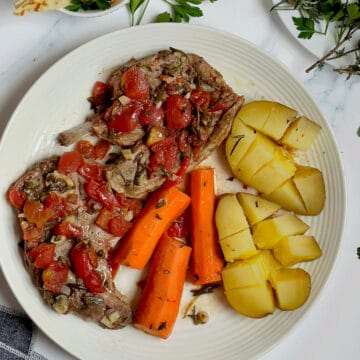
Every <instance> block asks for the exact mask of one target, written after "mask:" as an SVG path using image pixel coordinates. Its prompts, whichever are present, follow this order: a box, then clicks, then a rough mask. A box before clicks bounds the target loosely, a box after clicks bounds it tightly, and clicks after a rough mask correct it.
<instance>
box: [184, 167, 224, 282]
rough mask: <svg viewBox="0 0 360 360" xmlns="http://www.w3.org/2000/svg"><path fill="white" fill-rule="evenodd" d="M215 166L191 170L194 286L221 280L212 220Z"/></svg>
mask: <svg viewBox="0 0 360 360" xmlns="http://www.w3.org/2000/svg"><path fill="white" fill-rule="evenodd" d="M214 175H215V174H214V169H212V168H199V169H196V170H193V171H192V172H191V173H190V197H191V224H190V241H191V246H192V249H193V250H192V256H191V266H190V271H191V275H192V282H193V284H196V285H203V284H210V283H214V282H217V281H220V280H221V270H222V268H223V266H224V260H223V257H222V254H221V249H220V246H219V243H218V240H217V232H216V227H215V222H214V212H215V185H214Z"/></svg>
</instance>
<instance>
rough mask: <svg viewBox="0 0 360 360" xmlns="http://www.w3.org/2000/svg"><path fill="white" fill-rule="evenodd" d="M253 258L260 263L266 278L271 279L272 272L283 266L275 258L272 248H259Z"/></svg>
mask: <svg viewBox="0 0 360 360" xmlns="http://www.w3.org/2000/svg"><path fill="white" fill-rule="evenodd" d="M252 259H253V260H254V261H256V262H257V263H258V264H260V266H261V268H262V270H263V273H264V276H265V279H266V280H269V277H270V274H271V273H272V272H273V271H274V270H277V269H280V268H281V264H280V263H279V262H278V261H277V260H276V259H275V257H274V256H273V254H272V253H271V251H270V250H259V251H258V253H257V254H256V255H255V256H253V257H252Z"/></svg>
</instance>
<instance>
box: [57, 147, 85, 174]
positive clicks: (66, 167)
mask: <svg viewBox="0 0 360 360" xmlns="http://www.w3.org/2000/svg"><path fill="white" fill-rule="evenodd" d="M83 163H84V159H83V157H82V156H81V154H80V153H79V152H78V151H76V150H73V151H68V152H65V153H63V154H62V155H61V157H60V159H59V163H58V171H59V172H60V173H65V174H68V173H72V172H77V171H78V170H79V167H80V166H81V165H82V164H83Z"/></svg>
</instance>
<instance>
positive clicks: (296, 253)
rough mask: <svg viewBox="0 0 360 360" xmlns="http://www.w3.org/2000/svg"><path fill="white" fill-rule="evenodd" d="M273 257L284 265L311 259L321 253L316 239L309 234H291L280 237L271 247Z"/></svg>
mask: <svg viewBox="0 0 360 360" xmlns="http://www.w3.org/2000/svg"><path fill="white" fill-rule="evenodd" d="M273 254H274V256H275V258H276V259H277V260H278V261H279V262H280V263H281V264H282V265H284V266H292V265H295V264H297V263H299V262H302V261H311V260H315V259H317V258H319V257H320V256H321V255H322V252H321V249H320V246H319V244H318V243H317V241H316V240H315V238H314V237H313V236H310V235H292V236H286V237H284V238H282V239H281V240H280V241H279V242H278V243H277V244H276V245H275V246H274V248H273Z"/></svg>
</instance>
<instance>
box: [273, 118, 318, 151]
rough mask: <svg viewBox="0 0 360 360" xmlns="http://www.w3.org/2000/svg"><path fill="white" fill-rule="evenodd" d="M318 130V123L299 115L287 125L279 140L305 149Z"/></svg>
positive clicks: (298, 148)
mask: <svg viewBox="0 0 360 360" xmlns="http://www.w3.org/2000/svg"><path fill="white" fill-rule="evenodd" d="M320 131H321V126H320V125H318V124H316V123H315V122H314V121H312V120H310V119H308V118H306V117H305V116H301V117H298V118H297V119H296V120H294V122H293V123H292V124H291V125H290V126H289V128H288V129H287V130H286V132H285V134H284V136H283V137H282V139H281V140H280V142H281V143H282V144H284V145H286V146H289V147H290V148H293V149H297V150H307V149H308V148H309V147H310V145H311V144H312V143H313V142H314V140H315V139H316V137H317V136H318V134H319V133H320Z"/></svg>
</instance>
